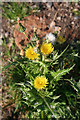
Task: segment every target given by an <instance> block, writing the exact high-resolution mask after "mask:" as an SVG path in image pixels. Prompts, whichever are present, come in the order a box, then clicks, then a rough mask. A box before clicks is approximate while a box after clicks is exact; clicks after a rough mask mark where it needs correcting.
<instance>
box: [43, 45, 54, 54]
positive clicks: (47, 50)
mask: <svg viewBox="0 0 80 120" xmlns="http://www.w3.org/2000/svg"><path fill="white" fill-rule="evenodd" d="M53 50H54V47H52V44H51V43H43V44H42V46H41V52H42V53H43V54H44V55H46V54H50V53H51V52H52V51H53Z"/></svg>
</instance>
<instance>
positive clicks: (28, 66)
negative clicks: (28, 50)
mask: <svg viewBox="0 0 80 120" xmlns="http://www.w3.org/2000/svg"><path fill="white" fill-rule="evenodd" d="M66 49H67V48H66ZM64 51H65V50H64ZM63 53H64V52H62V53H61V54H60V55H59V54H58V52H57V51H54V52H53V54H54V56H53V57H50V56H48V57H46V58H45V59H44V58H43V57H42V58H43V59H40V60H38V61H36V60H33V61H32V60H29V59H28V58H25V57H22V58H20V59H18V60H17V59H16V61H15V62H12V63H10V64H9V65H8V66H5V68H8V67H10V70H9V74H11V76H12V79H10V80H9V86H10V90H11V91H12V92H11V95H12V99H13V100H14V102H15V104H16V109H15V112H16V111H17V110H18V109H19V110H20V111H23V114H25V112H26V110H27V111H28V112H27V113H26V117H27V118H34V119H35V118H41V119H48V118H54V119H55V118H59V119H61V118H65V119H66V118H67V119H72V118H73V119H79V107H78V104H79V103H78V99H79V89H78V87H77V85H76V83H74V82H73V79H71V78H70V79H65V77H66V76H65V75H66V74H67V73H68V74H69V72H70V71H71V70H72V69H73V67H74V65H73V66H72V67H70V68H67V69H64V68H63V69H60V68H59V69H58V67H56V71H54V70H53V69H51V67H52V66H54V65H56V66H59V64H58V62H59V60H58V59H59V58H60V57H61V56H62V55H63ZM41 55H42V54H41ZM56 58H57V59H56ZM52 59H53V60H52ZM13 65H15V68H13V67H12V66H13ZM41 75H45V76H46V78H47V79H48V82H49V84H48V86H47V87H46V88H45V89H43V90H36V89H35V88H34V79H35V78H36V77H37V76H41ZM77 107H78V108H77ZM22 108H24V109H22Z"/></svg>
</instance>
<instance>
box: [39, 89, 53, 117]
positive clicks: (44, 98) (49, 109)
mask: <svg viewBox="0 0 80 120" xmlns="http://www.w3.org/2000/svg"><path fill="white" fill-rule="evenodd" d="M39 93H40V94H39V95H40V97H41V98H42V99H43V101H44V102H45V104H46V105H47V107H48V108H49V110H50V111H51V113H52V115H54V113H53V111H52V109H51V108H50V106H49V104H48V102H47V101H46V99H45V97H44V96H43V95H42V93H41V92H40V91H39Z"/></svg>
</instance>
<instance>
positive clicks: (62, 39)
mask: <svg viewBox="0 0 80 120" xmlns="http://www.w3.org/2000/svg"><path fill="white" fill-rule="evenodd" d="M65 41H66V40H65V39H64V38H63V37H61V36H58V37H57V42H58V43H60V44H62V43H64V42H65Z"/></svg>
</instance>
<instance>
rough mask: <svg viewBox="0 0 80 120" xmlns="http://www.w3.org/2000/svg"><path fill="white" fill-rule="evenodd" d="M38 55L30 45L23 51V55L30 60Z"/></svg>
mask: <svg viewBox="0 0 80 120" xmlns="http://www.w3.org/2000/svg"><path fill="white" fill-rule="evenodd" d="M38 56H39V54H36V53H35V52H34V47H31V46H30V48H28V49H26V51H25V57H27V58H29V59H31V60H34V59H36V58H38Z"/></svg>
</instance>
